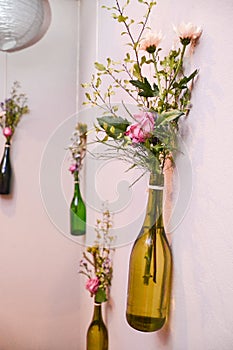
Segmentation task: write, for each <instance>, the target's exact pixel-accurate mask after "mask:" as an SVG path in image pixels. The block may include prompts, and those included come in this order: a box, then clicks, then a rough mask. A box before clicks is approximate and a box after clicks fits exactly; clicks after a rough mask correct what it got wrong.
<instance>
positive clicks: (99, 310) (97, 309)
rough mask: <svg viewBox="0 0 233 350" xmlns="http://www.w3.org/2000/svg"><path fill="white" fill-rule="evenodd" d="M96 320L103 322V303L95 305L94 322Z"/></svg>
mask: <svg viewBox="0 0 233 350" xmlns="http://www.w3.org/2000/svg"><path fill="white" fill-rule="evenodd" d="M95 320H101V321H102V304H101V303H96V302H95V303H94V312H93V317H92V321H95Z"/></svg>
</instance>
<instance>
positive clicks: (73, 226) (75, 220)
mask: <svg viewBox="0 0 233 350" xmlns="http://www.w3.org/2000/svg"><path fill="white" fill-rule="evenodd" d="M70 233H71V234H72V235H75V236H81V235H84V234H85V233H86V205H85V203H84V201H83V199H82V195H81V191H80V187H79V176H78V173H76V174H75V177H74V195H73V198H72V201H71V203H70Z"/></svg>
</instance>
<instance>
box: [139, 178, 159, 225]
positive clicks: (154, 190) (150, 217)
mask: <svg viewBox="0 0 233 350" xmlns="http://www.w3.org/2000/svg"><path fill="white" fill-rule="evenodd" d="M163 186H164V176H163V174H153V173H151V175H150V181H149V185H148V191H149V195H148V201H147V209H146V216H145V220H144V226H147V227H152V226H154V225H156V226H157V227H162V226H163Z"/></svg>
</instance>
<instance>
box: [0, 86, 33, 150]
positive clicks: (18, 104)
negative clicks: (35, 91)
mask: <svg viewBox="0 0 233 350" xmlns="http://www.w3.org/2000/svg"><path fill="white" fill-rule="evenodd" d="M19 88H20V84H19V82H17V81H16V82H14V84H13V87H12V90H11V97H10V98H7V99H5V101H4V102H1V103H0V108H1V111H0V126H1V128H2V132H3V135H4V136H5V138H6V142H7V143H8V144H9V143H10V141H11V139H12V136H13V134H14V133H15V129H16V127H17V125H18V123H19V122H20V120H21V117H22V116H23V115H24V114H27V113H28V112H29V109H28V106H27V97H26V96H25V94H22V93H21V94H18V93H17V90H18V89H19Z"/></svg>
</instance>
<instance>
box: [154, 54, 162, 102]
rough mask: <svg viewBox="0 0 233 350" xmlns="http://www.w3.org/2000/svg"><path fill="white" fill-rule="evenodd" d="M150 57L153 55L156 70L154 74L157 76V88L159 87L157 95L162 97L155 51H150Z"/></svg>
mask: <svg viewBox="0 0 233 350" xmlns="http://www.w3.org/2000/svg"><path fill="white" fill-rule="evenodd" d="M152 57H153V62H154V67H155V72H156V76H157V82H158V88H159V95H160V98H162V87H161V81H160V76H159V72H158V67H157V61H156V57H155V53H154V52H152Z"/></svg>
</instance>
